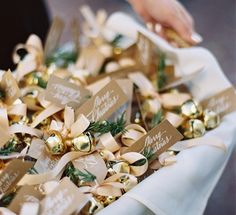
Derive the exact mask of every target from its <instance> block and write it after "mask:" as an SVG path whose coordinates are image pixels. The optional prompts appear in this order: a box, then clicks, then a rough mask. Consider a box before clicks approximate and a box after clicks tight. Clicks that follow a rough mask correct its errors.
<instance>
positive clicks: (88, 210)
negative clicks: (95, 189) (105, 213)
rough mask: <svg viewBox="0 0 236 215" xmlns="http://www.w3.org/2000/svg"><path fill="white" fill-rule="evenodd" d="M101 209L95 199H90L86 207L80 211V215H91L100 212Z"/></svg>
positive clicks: (99, 203) (100, 205) (101, 206)
mask: <svg viewBox="0 0 236 215" xmlns="http://www.w3.org/2000/svg"><path fill="white" fill-rule="evenodd" d="M103 208H104V206H103V205H102V203H101V202H100V201H99V200H98V199H96V198H95V197H92V198H91V199H90V200H89V202H88V204H86V206H85V207H84V208H83V209H82V211H81V214H84V215H93V214H95V213H97V212H98V211H100V210H102V209H103Z"/></svg>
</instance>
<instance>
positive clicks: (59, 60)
mask: <svg viewBox="0 0 236 215" xmlns="http://www.w3.org/2000/svg"><path fill="white" fill-rule="evenodd" d="M77 57H78V53H77V52H76V51H75V50H67V49H65V48H64V47H61V48H59V49H57V50H56V51H55V52H54V53H53V54H52V55H51V56H49V57H48V58H47V59H46V62H45V64H46V65H47V66H50V65H51V64H52V63H55V64H56V66H57V67H59V68H67V67H68V65H69V64H70V63H75V61H76V60H77Z"/></svg>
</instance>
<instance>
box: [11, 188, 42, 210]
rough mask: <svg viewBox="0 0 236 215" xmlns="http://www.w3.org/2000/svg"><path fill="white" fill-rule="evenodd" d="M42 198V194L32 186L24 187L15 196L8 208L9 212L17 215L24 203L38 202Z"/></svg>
mask: <svg viewBox="0 0 236 215" xmlns="http://www.w3.org/2000/svg"><path fill="white" fill-rule="evenodd" d="M42 198H43V194H42V193H41V192H40V191H39V190H37V189H36V188H35V187H34V186H29V185H25V186H23V187H22V188H20V190H19V192H18V193H17V194H16V196H15V197H14V199H13V200H12V202H11V204H10V205H9V207H8V208H9V209H10V210H11V211H13V212H15V213H17V214H19V213H20V209H21V206H22V205H23V204H24V203H25V202H39V201H40V200H41V199H42Z"/></svg>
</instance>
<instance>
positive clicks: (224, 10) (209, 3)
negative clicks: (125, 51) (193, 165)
mask: <svg viewBox="0 0 236 215" xmlns="http://www.w3.org/2000/svg"><path fill="white" fill-rule="evenodd" d="M181 2H182V3H183V4H184V6H185V7H186V8H187V9H188V11H189V12H190V13H191V14H192V16H193V17H194V19H195V25H196V29H197V31H198V33H200V34H201V35H202V36H203V38H204V41H203V43H202V44H201V46H204V47H206V48H208V49H209V50H210V51H211V52H212V53H213V54H214V55H215V56H216V58H217V59H218V61H219V63H220V65H221V67H222V68H223V70H224V72H225V74H226V76H227V77H228V78H229V80H230V81H231V82H232V84H234V86H236V0H227V1H222V0H181ZM45 3H46V5H44V4H42V1H40V0H34V1H32V0H24V1H12V0H8V1H4V3H2V4H1V13H0V26H1V29H3V30H2V31H1V34H0V47H1V48H0V69H8V68H13V65H12V63H11V53H12V50H13V48H14V46H15V45H16V44H17V43H19V42H25V40H26V39H27V37H28V36H29V34H30V33H35V34H38V35H39V36H40V37H41V38H42V39H44V36H45V35H46V32H47V29H48V27H49V22H48V18H49V19H50V18H52V17H54V16H60V17H62V18H63V19H64V20H65V21H66V22H67V23H68V24H69V23H70V21H71V19H72V18H73V17H77V18H78V19H79V20H81V19H82V17H81V15H80V14H79V7H80V5H82V4H88V5H89V6H90V7H91V8H92V9H93V10H94V11H96V10H97V9H100V8H104V9H105V10H107V11H108V12H109V14H110V13H112V12H115V11H123V12H127V13H129V14H130V15H131V16H133V17H135V18H137V19H139V17H137V15H136V14H135V13H134V12H133V11H132V8H131V7H130V6H129V4H128V3H127V2H126V1H124V0H97V1H95V0H66V1H65V0H45ZM6 20H7V21H6ZM139 21H141V20H140V19H139ZM67 32H68V31H67ZM63 40H64V41H66V40H69V34H68V33H65V34H64V35H63ZM193 201H194V200H193ZM235 203H236V149H235V150H234V152H233V153H232V156H231V158H230V160H229V162H228V165H227V167H226V169H225V171H224V173H223V175H222V177H221V179H220V181H219V183H218V184H217V186H216V188H215V191H214V192H213V194H212V196H211V198H210V199H209V203H208V205H207V208H206V211H205V215H222V214H226V215H235V214H236V204H235Z"/></svg>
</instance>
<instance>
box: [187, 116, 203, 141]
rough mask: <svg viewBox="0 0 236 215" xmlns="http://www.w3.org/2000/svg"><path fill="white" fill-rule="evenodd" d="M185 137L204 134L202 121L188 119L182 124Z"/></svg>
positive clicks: (195, 136)
mask: <svg viewBox="0 0 236 215" xmlns="http://www.w3.org/2000/svg"><path fill="white" fill-rule="evenodd" d="M182 128H183V134H184V136H185V137H186V138H189V139H190V138H197V137H201V136H203V135H204V134H205V131H206V129H205V126H204V123H203V122H202V121H201V120H199V119H190V120H188V121H187V122H185V124H184V125H183V126H182Z"/></svg>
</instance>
